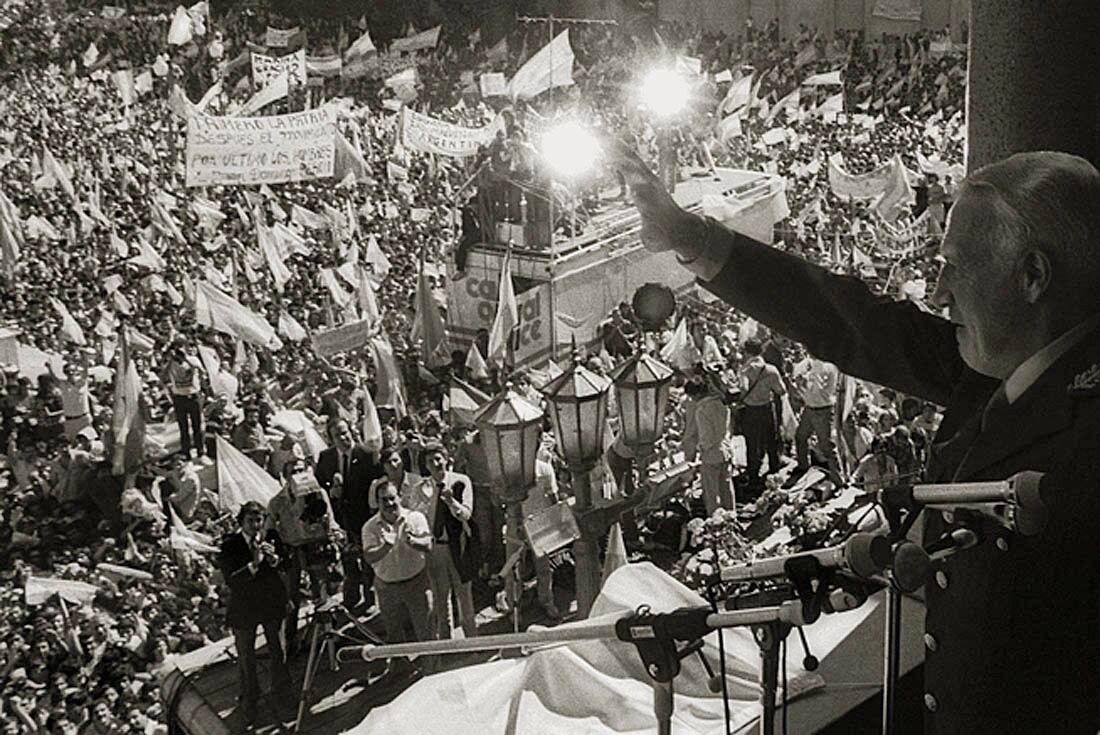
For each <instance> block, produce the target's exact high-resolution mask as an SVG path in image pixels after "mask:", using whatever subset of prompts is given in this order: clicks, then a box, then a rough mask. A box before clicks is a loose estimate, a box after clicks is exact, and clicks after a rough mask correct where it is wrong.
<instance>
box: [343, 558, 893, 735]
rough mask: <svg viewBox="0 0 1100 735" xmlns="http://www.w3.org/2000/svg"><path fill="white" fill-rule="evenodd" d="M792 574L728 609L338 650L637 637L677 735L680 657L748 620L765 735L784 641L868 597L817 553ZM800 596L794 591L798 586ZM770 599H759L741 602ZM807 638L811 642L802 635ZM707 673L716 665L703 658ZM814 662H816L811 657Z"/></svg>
mask: <svg viewBox="0 0 1100 735" xmlns="http://www.w3.org/2000/svg"><path fill="white" fill-rule="evenodd" d="M787 567H788V568H787V576H788V577H789V578H790V579H791V582H792V584H788V585H784V586H781V587H780V588H779V589H778V590H774V591H771V592H770V593H769V594H766V595H762V594H761V593H756V594H755V595H753V594H750V595H746V596H745V598H746V599H745V600H740V599H739V598H738V597H737V596H733V597H730V598H728V599H727V600H726V603H725V607H726V611H725V612H714V611H713V610H712V609H711V608H710V607H709V606H702V607H685V608H680V609H677V610H673V611H671V612H667V613H654V612H651V611H650V609H649V607H648V606H642V607H639V608H638V609H637V610H636V611H635V612H633V613H631V614H628V615H625V616H623V617H621V618H619V619H618V620H616V621H614V622H610V623H592V624H587V625H580V626H576V627H572V628H551V629H548V630H538V631H531V632H526V633H505V634H501V635H490V636H479V637H477V638H465V639H456V640H445V641H420V642H415V643H394V644H388V645H370V644H368V645H363V646H352V647H347V648H342V649H340V651H339V652H338V653H337V659H338V660H341V661H349V660H355V659H357V658H361V659H362V660H364V661H373V660H376V659H382V658H394V657H398V656H408V657H411V658H415V657H417V656H425V655H432V654H443V653H459V652H469V651H493V650H499V649H502V648H519V649H520V650H521V651H523V652H529V651H531V650H532V649H536V648H538V647H541V646H544V645H546V644H557V643H570V642H578V641H588V640H619V641H623V642H624V643H631V644H633V645H634V647H635V649H636V651H637V653H638V656H639V658H640V659H641V661H642V665H643V667H644V668H645V671H646V673H647V674H648V675H649V677H650V679H651V680H652V682H653V710H654V717H655V719H656V720H657V733H658V735H671V733H672V715H673V711H674V685H673V682H674V680H675V678H676V676H677V675H678V674H679V673H680V669H681V661H682V660H683V659H685V658H687V657H688V656H690V655H692V654H694V653H699V654H700V657H702V654H701V650H702V647H703V641H702V639H703V637H704V636H705V635H707V634H708V633H710V632H711V631H713V630H721V629H723V628H735V627H748V628H751V629H752V633H753V640H755V641H756V644H757V646H758V647H759V649H760V656H761V658H762V662H761V669H760V687H761V704H762V709H763V712H762V714H761V730H762V732H763V735H775V713H776V699H777V693H778V688H779V682H778V679H779V670H780V669H779V667H780V664H781V661H780V644H781V643H782V642H783V641H784V640H785V639H786V638H787V635H788V634H789V633H790V631H791V629H792V628H795V627H797V628H801V627H802V626H804V625H809V624H811V623H813V622H814V621H816V620H817V618H818V617H819V616H820V615H821V613H822V612H827V613H828V612H841V611H843V610H850V609H854V608H856V607H858V606H859V605H861V604H862V603H863V602H864V601H865V600H866V598H867V587H868V582H872V583H875V584H878V583H880V582H879V580H877V579H876V580H867V579H864V578H862V577H853V576H851V575H849V574H846V573H842V572H840V571H838V570H835V569H825V568H823V567H822V566H821V565H820V564H819V563H818V561H817V560H816V559H813V558H808V559H800V560H791V561H790V562H788V565H787ZM792 590H793V592H794V593H795V599H783V598H789V596H790V594H791V592H792ZM761 600H766V601H767V602H769V603H774V604H767V605H762V606H756V607H744V608H743V609H736V608H738V607H739V604H740V605H751V604H753V603H754V602H759V601H761ZM803 644H804V645H805V642H804V641H803ZM806 662H807V663H806V668H807V669H808V670H813V669H815V668H816V667H817V661H816V659H814V658H813V657H812V656H810V655H809V651H808V650H807V656H806ZM703 663H704V666H705V668H706V669H707V673H708V674H710V673H711V671H710V667H709V665H707V664H706V659H703ZM811 664H812V665H811Z"/></svg>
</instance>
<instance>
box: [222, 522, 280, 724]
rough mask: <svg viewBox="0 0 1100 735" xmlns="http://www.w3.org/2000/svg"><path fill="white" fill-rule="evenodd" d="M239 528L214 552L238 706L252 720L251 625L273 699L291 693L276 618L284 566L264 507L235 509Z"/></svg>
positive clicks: (253, 654)
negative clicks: (260, 641) (223, 588)
mask: <svg viewBox="0 0 1100 735" xmlns="http://www.w3.org/2000/svg"><path fill="white" fill-rule="evenodd" d="M237 523H238V524H240V528H239V529H238V530H237V531H235V532H233V533H230V534H228V535H227V536H225V538H224V539H223V540H222V543H221V550H220V552H219V557H218V561H219V566H220V567H221V570H222V574H223V575H224V577H225V580H226V583H227V584H228V585H229V592H230V595H229V605H228V608H227V610H226V619H227V622H228V623H229V626H230V627H231V628H232V629H233V639H234V643H235V644H236V647H237V667H238V671H239V675H240V692H241V707H242V709H243V712H244V719H245V721H246V722H248V723H251V722H252V721H253V720H255V719H256V703H257V700H258V699H259V696H260V687H259V682H258V681H257V676H256V626H257V625H262V626H263V629H264V638H265V639H266V640H267V646H268V651H269V652H270V654H271V682H272V688H273V689H274V691H275V693H276V695H277V697H278V695H279V694H281V693H283V692H287V691H289V689H290V673H289V672H288V671H287V667H286V662H285V661H284V659H283V648H282V645H281V644H280V643H279V620H280V619H281V618H282V616H283V613H284V611H285V609H286V600H287V597H286V590H285V589H284V588H283V582H282V580H281V579H280V577H279V573H278V571H277V570H278V568H279V566H280V564H282V563H283V562H284V558H283V555H282V554H280V553H279V551H280V549H279V546H280V542H279V537H278V534H277V533H276V532H275V531H274V530H272V529H269V530H267V531H266V532H265V533H261V530H262V529H263V526H264V509H263V506H261V505H260V504H259V503H257V502H255V501H249V502H247V503H245V504H244V505H242V506H241V508H240V510H239V511H237Z"/></svg>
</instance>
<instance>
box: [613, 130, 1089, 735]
mask: <svg viewBox="0 0 1100 735" xmlns="http://www.w3.org/2000/svg"><path fill="white" fill-rule="evenodd" d="M613 155H614V159H615V164H616V166H618V167H619V168H620V169H621V170H622V171H623V172H624V174H625V176H626V178H627V181H628V183H629V184H630V185H631V188H632V189H633V191H634V196H635V201H636V203H637V205H638V208H639V210H640V211H641V214H642V218H643V230H642V237H643V240H644V241H645V242H646V245H647V247H649V248H651V249H655V250H665V249H672V250H674V251H675V253H676V255H677V256H678V258H679V260H680V262H681V264H683V265H684V266H685V267H687V268H688V269H690V270H691V271H693V272H694V273H695V274H696V276H698V282H699V283H700V284H701V285H703V286H704V287H705V288H707V289H709V290H710V291H712V292H714V293H715V294H716V295H718V296H719V297H721V298H722V299H723V300H724V301H726V302H727V303H728V304H730V305H732V306H734V307H735V308H737V309H740V310H741V311H744V312H745V313H747V314H749V315H751V316H753V317H754V318H756V319H757V320H759V321H760V322H762V323H764V324H767V325H768V326H770V327H771V328H773V329H775V330H777V331H779V332H781V333H783V334H785V335H786V336H788V337H790V338H792V339H795V340H797V341H799V342H801V343H802V344H804V345H805V346H806V348H807V349H808V350H809V351H810V352H811V353H812V354H814V355H815V356H816V357H818V358H820V359H822V360H826V361H829V362H832V363H833V364H835V365H837V367H838V368H839V369H840V370H841V371H842V372H844V373H846V374H849V375H854V376H856V377H859V378H863V379H866V380H870V381H873V382H876V383H879V384H882V385H887V386H890V387H892V388H894V389H895V390H898V391H900V392H904V393H905V394H908V395H911V396H915V397H917V398H920V399H923V400H927V401H932V402H935V403H937V404H939V405H944V406H946V407H947V409H946V411H945V413H944V418H943V421H942V423H941V425H940V428H939V430H938V431H937V433H936V436H935V439H934V442H933V446H932V451H931V454H932V457H931V459H930V461H929V466H928V468H927V470H926V477H927V479H928V480H930V481H934V482H964V481H979V480H1000V479H1005V478H1008V477H1010V476H1011V475H1013V474H1014V473H1016V472H1019V471H1022V470H1037V471H1040V472H1044V473H1046V475H1045V478H1044V480H1043V483H1042V486H1041V489H1040V495H1041V498H1042V501H1043V503H1044V505H1045V506H1046V509H1047V511H1048V518H1047V521H1046V523H1045V525H1044V527H1043V529H1042V531H1041V532H1040V533H1038V534H1037V535H1035V536H1029V537H1025V536H1022V535H1020V534H1015V533H1010V532H1008V531H1007V530H1006V529H1004V528H1002V527H1001V526H1000V525H998V524H996V523H993V522H990V521H989V520H987V519H985V518H983V517H982V516H977V515H974V514H967V513H965V512H958V513H954V514H952V515H951V516H943V515H941V514H939V513H931V512H930V513H927V514H925V541H926V543H927V542H931V541H935V540H937V539H939V538H941V537H942V536H944V535H945V534H947V533H950V532H951V531H952V530H953V529H954V528H957V527H958V526H960V525H961V524H966V525H967V526H968V527H970V528H971V529H973V530H974V531H975V533H976V534H977V536H978V538H979V543H978V544H977V546H976V547H974V548H971V549H969V550H966V551H962V552H960V553H958V554H955V555H953V556H950V557H948V558H947V559H943V560H939V561H937V562H935V563H934V565H933V570H932V575H931V577H930V582H929V583H928V585H927V587H926V591H925V602H926V606H927V616H926V621H925V636H924V642H925V646H926V651H925V663H924V667H923V669H924V670H923V678H924V682H923V687H922V689H921V690H920V693H919V694H917V695H916V696H914V697H912V698H910V700H909V702H910V703H911V704H913V705H917V706H921V707H922V708H923V710H924V716H923V721H924V728H923V729H924V732H927V733H995V732H998V733H1000V732H1003V733H1008V732H1013V733H1016V732H1057V733H1090V734H1091V733H1095V732H1096V731H1097V728H1098V727H1100V697H1097V696H1096V692H1097V691H1100V667H1098V666H1097V665H1096V662H1097V661H1098V660H1100V635H1097V634H1096V630H1097V628H1098V625H1100V289H1098V288H1097V285H1098V284H1100V172H1098V171H1097V170H1096V168H1095V167H1094V166H1092V164H1090V163H1089V162H1088V161H1086V160H1084V159H1082V158H1078V157H1076V156H1071V155H1068V154H1063V153H1053V152H1040V153H1022V154H1017V155H1014V156H1012V157H1010V158H1008V159H1006V160H1004V161H1000V162H998V163H994V164H991V165H989V166H985V167H983V168H981V169H978V170H977V171H974V172H972V173H971V174H970V175H969V176H968V177H967V179H966V180H965V181H964V183H963V185H962V186H961V188H960V190H959V196H958V198H957V199H956V202H955V205H954V206H953V207H952V208H951V212H950V216H949V220H948V227H947V233H946V235H945V236H944V240H943V244H942V247H941V256H942V260H943V269H942V271H941V273H940V277H939V282H938V285H937V288H936V291H935V294H934V295H933V297H932V302H933V304H934V305H935V306H936V307H937V308H939V309H941V310H944V311H945V312H946V315H947V318H942V317H940V316H936V315H934V314H929V313H926V312H924V311H922V310H921V309H919V308H917V306H916V305H915V304H913V303H906V302H893V301H889V300H887V299H884V298H882V297H879V296H876V295H875V294H873V293H871V291H870V290H869V289H868V288H867V286H866V285H864V284H863V283H862V282H861V281H859V280H858V279H857V278H853V277H848V276H838V275H834V274H831V273H829V272H828V271H826V270H824V269H822V268H819V267H817V266H815V265H812V264H810V263H807V262H806V261H803V260H801V259H800V258H797V257H794V256H791V255H788V254H786V253H784V252H782V251H780V250H777V249H775V248H773V247H770V246H768V245H764V244H762V243H759V242H755V241H753V240H751V239H750V238H748V237H744V236H742V235H739V234H736V233H734V232H731V231H729V230H727V229H725V228H724V227H722V226H721V225H720V224H718V223H717V222H715V221H714V220H711V219H705V218H702V217H699V216H697V215H694V214H690V213H687V212H685V211H683V210H682V209H680V208H679V207H678V206H676V204H675V202H673V200H672V198H671V197H669V196H668V195H667V193H666V192H665V191H664V190H663V188H662V187H661V182H660V181H659V180H658V179H657V178H656V177H655V176H654V175H653V174H652V173H651V172H649V171H648V170H647V169H646V168H645V166H644V165H643V164H642V163H641V161H640V160H639V159H638V158H637V157H636V156H634V155H633V154H632V153H630V152H629V151H626V150H625V149H623V148H621V147H620V148H618V149H616V151H615V152H614V154H613ZM787 294H797V297H789V296H787ZM904 693H905V686H904V682H903V687H902V692H901V694H902V696H904ZM918 703H919V704H918ZM905 706H906V702H905V701H899V710H901V711H902V712H904V711H905ZM916 721H919V720H918V718H915V717H914V718H904V717H899V718H898V722H897V725H898V728H899V731H905V732H908V731H913V730H919V727H917V726H916V725H915V722H916ZM847 731H848V732H854V731H858V730H853V729H849V730H847Z"/></svg>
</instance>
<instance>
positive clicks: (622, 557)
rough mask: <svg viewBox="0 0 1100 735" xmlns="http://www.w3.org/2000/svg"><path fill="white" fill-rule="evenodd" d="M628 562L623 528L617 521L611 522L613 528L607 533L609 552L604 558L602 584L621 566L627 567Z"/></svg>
mask: <svg viewBox="0 0 1100 735" xmlns="http://www.w3.org/2000/svg"><path fill="white" fill-rule="evenodd" d="M627 563H628V562H627V556H626V544H625V543H623V529H622V526H621V525H620V524H619V523H618V522H615V523H613V524H611V529H610V531H608V535H607V553H606V554H605V555H604V558H603V575H602V577H601V581H600V585H601V586H602V585H605V584H607V579H608V577H610V576H611V575H612V573H613V572H614V571H615V570H616V569H618V568H619V567H625V566H626V565H627Z"/></svg>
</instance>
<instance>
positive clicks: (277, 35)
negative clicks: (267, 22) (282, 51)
mask: <svg viewBox="0 0 1100 735" xmlns="http://www.w3.org/2000/svg"><path fill="white" fill-rule="evenodd" d="M301 32H302V29H301V27H300V26H295V27H294V28H285V29H284V28H270V27H269V28H268V29H267V34H266V35H265V36H264V43H265V44H266V45H267V46H268V47H269V48H286V47H287V46H290V45H291V44H292V43H293V42H294V37H295V36H297V35H298V34H299V33H301Z"/></svg>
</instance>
